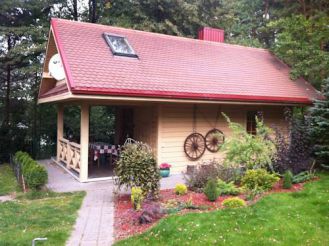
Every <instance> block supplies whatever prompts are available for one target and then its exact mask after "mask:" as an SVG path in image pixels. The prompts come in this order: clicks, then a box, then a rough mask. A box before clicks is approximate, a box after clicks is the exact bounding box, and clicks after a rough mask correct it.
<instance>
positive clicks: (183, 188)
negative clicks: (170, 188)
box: [175, 184, 187, 195]
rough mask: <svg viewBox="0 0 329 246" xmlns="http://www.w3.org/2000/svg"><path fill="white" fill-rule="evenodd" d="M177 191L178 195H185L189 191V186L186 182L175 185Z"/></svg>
mask: <svg viewBox="0 0 329 246" xmlns="http://www.w3.org/2000/svg"><path fill="white" fill-rule="evenodd" d="M175 193H176V194H177V195H185V194H186V193H187V187H186V185H184V184H177V185H176V186H175Z"/></svg>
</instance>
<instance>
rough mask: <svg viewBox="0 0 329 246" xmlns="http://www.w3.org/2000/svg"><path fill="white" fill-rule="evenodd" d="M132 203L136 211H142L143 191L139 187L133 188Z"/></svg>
mask: <svg viewBox="0 0 329 246" xmlns="http://www.w3.org/2000/svg"><path fill="white" fill-rule="evenodd" d="M130 198H131V203H132V204H133V206H134V209H135V210H140V209H141V207H142V201H143V198H144V196H143V191H142V189H141V188H139V187H132V188H131V196H130Z"/></svg>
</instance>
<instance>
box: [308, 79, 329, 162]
mask: <svg viewBox="0 0 329 246" xmlns="http://www.w3.org/2000/svg"><path fill="white" fill-rule="evenodd" d="M323 95H324V96H325V99H323V100H317V101H315V103H314V106H313V107H312V108H311V109H310V113H311V121H312V135H313V138H314V140H315V146H314V153H315V155H316V157H317V158H318V160H319V161H320V163H321V164H325V165H328V163H329V78H327V79H326V80H325V81H324V92H323Z"/></svg>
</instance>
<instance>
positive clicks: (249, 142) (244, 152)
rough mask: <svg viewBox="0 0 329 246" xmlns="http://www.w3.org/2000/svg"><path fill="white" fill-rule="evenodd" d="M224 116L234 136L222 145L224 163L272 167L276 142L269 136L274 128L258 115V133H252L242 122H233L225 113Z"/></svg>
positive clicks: (253, 167) (247, 166) (251, 167)
mask: <svg viewBox="0 0 329 246" xmlns="http://www.w3.org/2000/svg"><path fill="white" fill-rule="evenodd" d="M223 116H224V117H225V118H226V120H227V122H228V125H229V128H230V129H231V131H232V136H231V137H230V138H229V139H228V140H227V141H226V142H225V143H224V144H223V146H222V150H224V153H225V160H224V164H226V165H228V166H235V167H245V168H247V169H255V168H267V167H272V160H273V158H274V156H275V153H276V148H275V144H274V143H273V141H272V140H271V139H270V138H269V136H270V135H271V134H272V129H271V128H269V127H267V126H266V125H265V124H264V123H263V121H261V120H259V119H258V118H257V117H256V123H257V127H256V130H257V134H256V135H251V134H249V133H247V131H246V129H245V127H243V126H242V125H241V124H238V123H234V122H231V120H230V119H229V118H228V117H227V116H226V115H225V114H223Z"/></svg>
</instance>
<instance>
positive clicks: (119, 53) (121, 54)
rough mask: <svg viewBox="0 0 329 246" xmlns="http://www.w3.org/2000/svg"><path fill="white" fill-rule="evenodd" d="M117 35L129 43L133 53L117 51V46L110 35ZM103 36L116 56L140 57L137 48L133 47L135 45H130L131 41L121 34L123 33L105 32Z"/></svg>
mask: <svg viewBox="0 0 329 246" xmlns="http://www.w3.org/2000/svg"><path fill="white" fill-rule="evenodd" d="M109 36H112V37H117V38H123V39H124V41H125V43H126V44H127V46H128V47H129V48H130V49H131V51H132V52H133V54H128V53H122V52H117V51H115V48H114V47H113V45H112V43H111V40H110V37H109ZM103 37H104V39H105V41H106V43H107V44H108V46H110V49H111V52H112V54H113V55H115V56H126V57H133V58H138V55H137V54H136V52H135V50H134V49H133V47H132V46H131V45H130V43H129V42H128V40H127V38H126V37H125V36H121V35H117V34H113V33H106V32H105V33H103Z"/></svg>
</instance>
